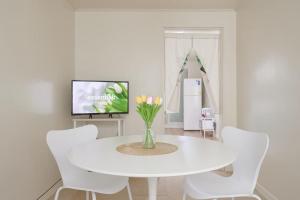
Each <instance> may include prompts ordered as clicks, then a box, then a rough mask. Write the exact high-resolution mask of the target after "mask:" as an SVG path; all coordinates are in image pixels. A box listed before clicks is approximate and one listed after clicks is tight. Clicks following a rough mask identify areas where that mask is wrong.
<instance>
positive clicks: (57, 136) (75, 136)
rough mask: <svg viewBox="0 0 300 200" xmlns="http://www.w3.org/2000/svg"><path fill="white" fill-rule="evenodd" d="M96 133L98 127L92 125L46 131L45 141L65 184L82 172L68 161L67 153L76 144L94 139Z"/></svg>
mask: <svg viewBox="0 0 300 200" xmlns="http://www.w3.org/2000/svg"><path fill="white" fill-rule="evenodd" d="M97 135H98V129H97V127H96V126H94V125H87V126H83V127H79V128H74V129H68V130H53V131H49V132H48V134H47V143H48V146H49V148H50V150H51V152H52V154H53V156H54V158H55V160H56V163H57V165H58V168H59V171H60V175H61V177H62V180H63V183H64V184H65V185H70V184H72V180H74V177H76V176H78V175H79V174H80V173H82V170H81V169H79V168H76V167H75V166H73V165H72V164H71V163H70V162H69V160H68V158H67V153H68V152H69V151H70V150H71V149H72V148H73V147H74V146H76V145H79V144H83V143H87V142H90V141H93V140H96V138H97Z"/></svg>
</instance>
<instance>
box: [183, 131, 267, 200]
mask: <svg viewBox="0 0 300 200" xmlns="http://www.w3.org/2000/svg"><path fill="white" fill-rule="evenodd" d="M222 136H223V140H224V143H225V144H226V145H228V146H230V147H231V148H232V149H233V150H235V151H237V152H238V157H237V159H236V161H235V162H234V163H233V174H232V175H231V176H230V177H223V176H220V175H217V174H215V173H213V172H209V173H204V174H197V175H190V176H187V177H185V181H184V195H183V199H184V200H185V199H186V196H187V195H188V196H190V197H192V198H194V199H218V198H232V199H234V198H235V197H253V198H256V199H258V200H261V198H260V197H259V196H257V195H256V194H254V189H255V186H256V182H257V178H258V175H259V171H260V167H261V165H262V162H263V159H264V157H265V155H266V152H267V149H268V146H269V137H268V135H266V134H263V133H254V132H248V131H244V130H240V129H237V128H233V127H225V128H224V129H223V131H222Z"/></svg>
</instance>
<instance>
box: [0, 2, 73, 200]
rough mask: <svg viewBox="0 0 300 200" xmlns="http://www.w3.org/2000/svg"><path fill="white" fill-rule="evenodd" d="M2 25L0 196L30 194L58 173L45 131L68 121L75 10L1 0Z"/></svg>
mask: <svg viewBox="0 0 300 200" xmlns="http://www.w3.org/2000/svg"><path fill="white" fill-rule="evenodd" d="M0 30H1V31H0V44H1V45H0V91H1V95H0V110H1V115H0V124H1V126H0V135H1V139H0V158H1V161H0V162H1V164H0V177H1V178H0V196H1V197H0V198H1V199H3V200H4V199H5V200H21V199H22V200H33V199H37V198H38V197H39V196H40V195H41V194H42V193H43V192H45V191H46V190H47V189H48V188H50V187H51V186H52V185H53V184H54V183H55V182H56V181H57V180H58V179H59V173H58V170H57V167H56V164H55V162H54V159H53V158H52V155H51V154H50V152H49V149H48V147H47V144H46V133H47V131H49V130H50V129H60V128H68V127H70V126H71V124H70V122H71V120H70V105H69V102H70V95H69V93H70V92H69V91H70V80H71V79H72V78H73V75H74V69H73V68H74V65H73V62H74V55H73V51H74V37H73V35H74V13H73V10H72V9H71V8H70V6H69V5H68V4H67V3H65V2H64V1H63V0H43V1H40V0H23V1H16V0H2V1H1V2H0Z"/></svg>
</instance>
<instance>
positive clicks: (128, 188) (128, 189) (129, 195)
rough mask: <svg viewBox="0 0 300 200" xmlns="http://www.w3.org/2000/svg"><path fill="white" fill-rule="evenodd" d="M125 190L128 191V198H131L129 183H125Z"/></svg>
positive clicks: (130, 199)
mask: <svg viewBox="0 0 300 200" xmlns="http://www.w3.org/2000/svg"><path fill="white" fill-rule="evenodd" d="M127 191H128V197H129V200H132V194H131V189H130V185H129V183H128V184H127Z"/></svg>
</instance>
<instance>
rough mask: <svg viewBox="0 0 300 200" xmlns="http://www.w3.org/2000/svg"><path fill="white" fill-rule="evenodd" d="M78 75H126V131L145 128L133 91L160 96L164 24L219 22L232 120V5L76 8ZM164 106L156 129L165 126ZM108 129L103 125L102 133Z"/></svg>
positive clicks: (230, 119) (227, 120)
mask: <svg viewBox="0 0 300 200" xmlns="http://www.w3.org/2000/svg"><path fill="white" fill-rule="evenodd" d="M75 24H76V25H75V55H76V56H75V77H76V79H94V80H128V81H129V82H130V114H129V115H128V116H126V131H127V133H138V132H140V131H142V130H143V123H142V120H141V119H140V118H139V117H138V115H137V114H136V112H135V103H134V97H135V96H137V95H141V94H146V95H155V96H156V95H160V96H163V91H164V28H168V27H179V28H184V27H185V28H188V27H200V28H203V27H204V28H205V27H214V28H215V27H220V28H223V29H224V35H223V38H224V41H223V48H224V51H223V69H222V70H223V74H222V80H223V81H222V87H223V105H224V106H223V107H224V109H223V110H224V124H225V125H235V124H236V80H235V79H236V77H235V75H236V71H235V59H236V58H235V53H236V52H235V39H236V34H235V12H234V11H218V12H217V11H215V12H214V11H212V12H203V11H201V12H200V11H151V10H150V11H145V10H144V11H143V10H141V11H139V10H137V11H98V12H96V11H95V12H92V11H90V12H89V11H78V12H76V14H75ZM163 128H164V119H163V112H160V114H159V116H158V117H157V119H156V121H155V122H154V130H155V131H156V132H163ZM105 131H106V130H105V129H102V133H104V132H105Z"/></svg>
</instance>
